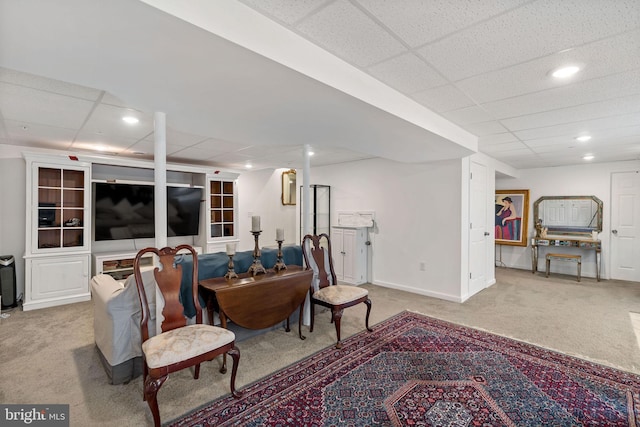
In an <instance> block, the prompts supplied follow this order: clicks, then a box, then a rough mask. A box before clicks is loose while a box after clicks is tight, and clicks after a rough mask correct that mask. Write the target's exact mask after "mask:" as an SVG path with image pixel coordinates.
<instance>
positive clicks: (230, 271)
mask: <svg viewBox="0 0 640 427" xmlns="http://www.w3.org/2000/svg"><path fill="white" fill-rule="evenodd" d="M228 255H229V267H228V269H227V274H225V275H224V278H225V279H227V280H231V279H235V278H237V277H238V275H237V274H236V271H235V270H234V268H233V254H228Z"/></svg>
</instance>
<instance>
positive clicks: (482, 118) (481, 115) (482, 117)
mask: <svg viewBox="0 0 640 427" xmlns="http://www.w3.org/2000/svg"><path fill="white" fill-rule="evenodd" d="M442 115H443V116H444V117H446V118H447V119H449V120H451V121H454V122H456V123H459V124H461V125H467V124H471V123H482V122H488V121H490V120H493V119H495V117H493V116H492V115H491V114H489V113H487V112H486V111H485V110H484V109H483V108H481V107H479V106H477V105H473V106H471V107H464V108H460V109H458V110H453V111H447V112H446V113H442Z"/></svg>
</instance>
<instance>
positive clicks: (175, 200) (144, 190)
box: [93, 182, 202, 241]
mask: <svg viewBox="0 0 640 427" xmlns="http://www.w3.org/2000/svg"><path fill="white" fill-rule="evenodd" d="M93 195H94V198H93V200H94V203H93V206H94V213H95V216H94V221H93V224H94V239H95V240H96V241H102V240H120V239H143V238H153V237H154V235H155V221H154V204H153V195H154V189H153V185H144V184H113V183H102V182H98V183H95V187H94V191H93ZM201 199H202V189H201V188H191V187H167V236H169V237H171V236H195V235H197V234H198V233H199V224H200V200H201Z"/></svg>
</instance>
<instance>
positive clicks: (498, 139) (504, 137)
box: [478, 133, 519, 147]
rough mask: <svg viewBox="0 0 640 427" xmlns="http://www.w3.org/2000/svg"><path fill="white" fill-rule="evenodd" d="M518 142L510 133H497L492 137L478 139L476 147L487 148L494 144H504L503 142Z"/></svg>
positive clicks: (486, 136)
mask: <svg viewBox="0 0 640 427" xmlns="http://www.w3.org/2000/svg"><path fill="white" fill-rule="evenodd" d="M516 141H519V140H518V138H516V137H515V135H513V134H512V133H498V134H493V135H484V136H481V137H479V138H478V146H480V147H483V146H488V145H494V144H504V143H505V142H516Z"/></svg>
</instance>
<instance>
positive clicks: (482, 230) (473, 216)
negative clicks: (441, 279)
mask: <svg viewBox="0 0 640 427" xmlns="http://www.w3.org/2000/svg"><path fill="white" fill-rule="evenodd" d="M469 198H470V201H469V210H470V212H469V219H470V222H471V225H470V228H471V232H470V233H469V273H470V276H469V297H470V296H472V295H474V294H476V293H478V292H480V291H481V290H483V289H484V288H485V287H486V283H487V272H486V268H487V263H486V260H487V239H488V235H489V233H488V232H487V168H486V167H485V166H484V165H480V164H477V163H474V162H471V180H470V194H469Z"/></svg>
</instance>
